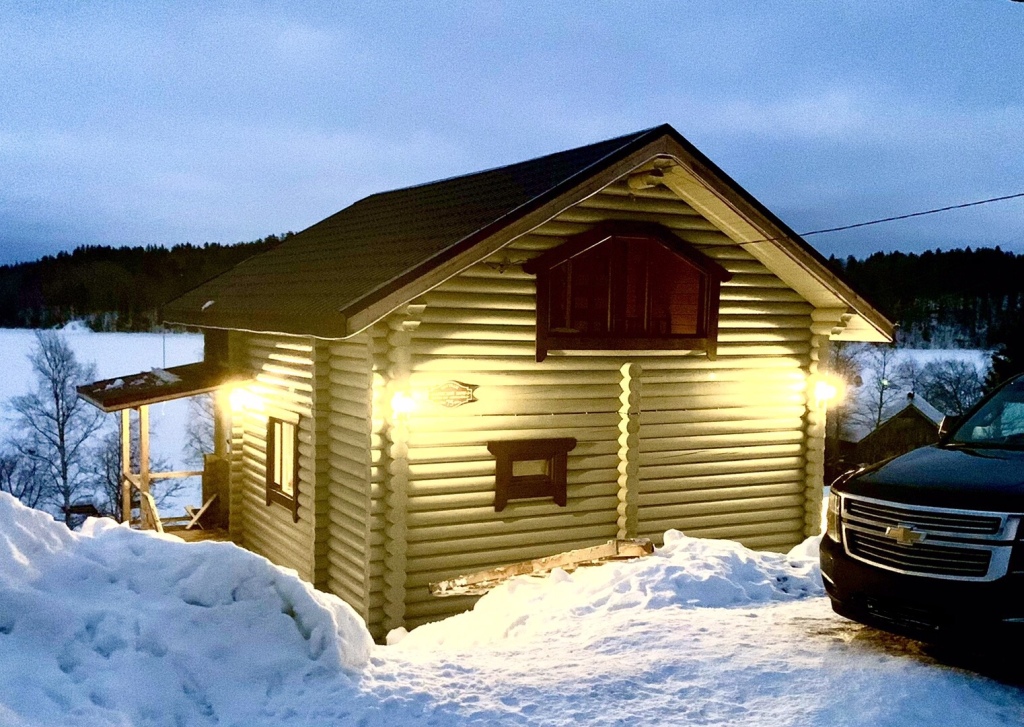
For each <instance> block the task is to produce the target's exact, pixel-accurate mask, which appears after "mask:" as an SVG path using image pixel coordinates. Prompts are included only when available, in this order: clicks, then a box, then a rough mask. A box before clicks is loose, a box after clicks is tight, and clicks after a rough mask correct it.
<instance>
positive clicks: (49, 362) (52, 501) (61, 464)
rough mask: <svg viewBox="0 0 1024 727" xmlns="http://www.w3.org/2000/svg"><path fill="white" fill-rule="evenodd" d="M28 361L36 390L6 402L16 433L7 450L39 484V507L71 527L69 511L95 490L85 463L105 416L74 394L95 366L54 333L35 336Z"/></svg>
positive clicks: (91, 473) (91, 475)
mask: <svg viewBox="0 0 1024 727" xmlns="http://www.w3.org/2000/svg"><path fill="white" fill-rule="evenodd" d="M28 358H29V361H30V362H31V363H32V370H33V372H34V373H35V388H34V389H33V391H32V392H30V393H28V394H26V395H24V396H16V397H14V398H12V399H11V401H10V408H11V410H12V412H13V414H14V423H15V427H16V431H17V432H18V434H17V435H16V437H15V439H14V440H13V442H12V446H13V448H14V450H15V452H16V453H17V454H18V455H19V456H20V457H21V458H22V459H23V460H25V462H26V465H25V466H26V467H32V468H35V471H36V473H37V475H38V476H39V477H40V479H41V485H40V486H41V487H42V488H43V495H42V497H41V499H40V503H41V504H46V505H49V506H50V508H51V509H52V511H53V512H54V514H57V513H60V514H61V515H63V519H64V522H65V523H67V524H68V526H69V527H70V526H71V524H72V514H71V506H72V505H73V504H75V503H76V501H77V500H79V498H81V497H83V496H88V495H92V494H94V492H95V489H96V483H95V479H94V477H93V472H92V468H91V467H90V466H89V462H88V459H89V456H90V455H91V452H90V443H91V441H92V440H93V438H94V436H95V435H97V434H98V433H99V431H100V430H101V429H102V428H103V425H104V416H103V413H102V412H101V411H99V410H98V409H95V408H93V407H92V406H90V405H89V404H87V403H86V402H84V401H83V400H82V399H79V398H78V395H77V393H76V392H75V387H76V386H77V385H78V384H81V383H84V382H86V381H89V380H91V379H94V378H95V376H96V372H95V367H94V366H92V365H85V364H81V363H79V362H78V359H77V358H76V357H75V352H74V351H72V350H71V347H70V346H69V345H68V342H67V340H66V339H65V338H64V337H63V336H60V335H58V334H57V333H56V332H54V331H39V332H37V333H36V345H35V347H34V348H33V350H32V352H31V353H30V354H29V356H28Z"/></svg>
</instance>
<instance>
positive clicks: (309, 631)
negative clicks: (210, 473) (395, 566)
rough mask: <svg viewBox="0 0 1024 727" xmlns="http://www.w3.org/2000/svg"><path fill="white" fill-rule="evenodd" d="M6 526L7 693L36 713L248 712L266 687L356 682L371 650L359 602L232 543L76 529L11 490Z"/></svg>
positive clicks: (1, 559)
mask: <svg viewBox="0 0 1024 727" xmlns="http://www.w3.org/2000/svg"><path fill="white" fill-rule="evenodd" d="M0 532H2V533H3V537H2V538H0V654H2V657H0V695H2V699H0V701H2V702H3V704H4V709H6V710H8V711H9V712H13V713H15V714H19V715H22V716H23V717H25V718H26V719H27V720H31V721H35V722H38V723H39V724H68V723H77V722H81V723H82V724H119V723H123V724H204V723H210V722H211V717H212V716H213V715H218V716H219V717H220V718H221V719H224V720H226V721H227V722H228V723H233V722H249V721H250V720H252V719H255V718H256V716H257V715H258V712H259V709H260V705H261V704H262V703H263V702H265V701H266V698H265V697H264V698H263V699H260V700H257V699H254V697H255V692H256V690H257V689H258V690H260V691H262V692H263V693H264V694H269V693H273V692H274V691H275V690H286V689H297V688H301V685H302V683H303V681H304V680H307V679H309V678H311V677H314V676H316V675H318V674H322V673H330V674H332V675H335V677H336V678H337V679H340V680H342V681H345V680H346V679H348V677H347V674H350V673H353V672H354V671H356V670H358V669H359V668H361V667H363V666H364V665H365V664H366V662H367V660H368V658H369V653H370V648H371V644H372V641H371V639H370V635H369V633H368V632H367V631H366V628H365V626H364V625H363V622H362V620H361V619H360V618H359V617H358V616H357V615H356V613H355V612H354V611H353V610H352V609H351V608H350V607H349V606H348V605H347V604H345V603H344V602H342V601H341V600H340V599H338V598H337V597H335V596H331V595H327V594H323V593H320V592H318V591H315V590H314V589H313V588H312V587H311V586H309V585H308V584H306V583H304V582H302V581H301V580H299V578H298V577H297V576H296V575H295V573H294V572H290V571H286V570H283V569H280V568H277V567H275V566H273V565H272V564H270V563H269V562H268V561H267V560H265V559H263V558H261V557H259V556H256V555H253V554H251V553H249V552H247V551H245V550H242V549H241V548H238V547H236V546H234V545H232V544H229V543H214V542H204V543H195V544H186V543H184V542H182V541H180V540H178V539H177V538H174V537H172V536H158V535H155V534H151V533H143V532H139V531H133V530H130V529H128V528H127V527H124V526H119V525H116V524H114V523H113V521H111V520H107V519H91V520H89V521H88V522H87V526H86V527H84V528H83V529H82V531H81V532H72V531H70V530H68V529H67V528H66V527H64V526H63V525H61V524H59V523H56V522H54V521H53V519H52V518H50V517H49V516H48V515H45V514H44V513H41V512H37V511H34V510H29V509H28V508H26V507H24V506H22V505H21V504H20V503H18V502H17V501H16V500H14V499H13V498H12V497H10V496H9V495H6V494H0ZM239 693H242V694H244V695H245V696H246V697H247V698H246V699H241V700H240V699H238V698H237V697H238V695H239ZM0 714H2V712H0ZM31 721H30V722H29V723H31Z"/></svg>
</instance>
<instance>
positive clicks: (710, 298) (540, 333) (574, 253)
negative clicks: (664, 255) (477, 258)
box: [523, 222, 732, 361]
mask: <svg viewBox="0 0 1024 727" xmlns="http://www.w3.org/2000/svg"><path fill="white" fill-rule="evenodd" d="M613 239H619V240H625V241H627V244H629V242H628V241H630V240H636V241H641V240H643V241H645V242H647V243H650V242H654V243H656V244H658V245H660V246H662V247H664V248H665V249H667V250H668V252H669V253H671V254H674V255H676V256H678V257H679V258H681V259H683V260H684V261H686V262H687V263H689V264H690V265H691V266H692V267H694V268H696V270H697V271H698V273H699V274H700V281H701V282H700V288H701V290H700V292H699V294H698V297H697V314H696V326H695V328H696V330H695V333H693V334H657V335H650V334H646V335H614V334H600V333H598V334H580V333H566V332H562V331H557V330H553V329H552V327H551V325H550V321H551V317H552V300H551V273H552V270H554V269H555V268H556V267H557V266H559V265H562V264H568V265H570V266H571V265H572V264H573V259H574V258H583V257H585V256H586V255H587V254H588V253H590V252H591V251H593V250H594V249H595V248H597V247H599V246H601V245H603V244H605V243H608V242H609V241H611V240H613ZM610 260H611V258H610V257H609V261H610ZM648 265H650V263H648ZM523 270H524V271H525V272H527V273H530V274H532V275H536V276H537V361H543V360H544V359H545V358H546V357H547V354H548V351H549V350H552V349H558V350H594V351H640V350H687V351H704V352H706V354H707V355H708V357H709V358H714V357H715V353H716V350H717V342H718V307H719V297H720V291H721V284H722V283H723V282H725V281H727V280H729V279H730V278H731V277H732V275H731V274H730V273H729V272H728V271H727V270H726V269H725V268H723V267H722V266H721V265H719V264H718V263H716V262H715V261H714V260H712V259H711V258H709V257H708V256H707V255H704V254H703V253H701V252H699V251H698V250H696V249H695V248H693V247H692V246H690V245H688V244H687V243H686V242H684V241H683V240H680V239H679V238H678V237H677V236H676V235H674V234H673V233H672V232H671V231H670V230H668V229H667V228H665V227H662V226H661V225H657V224H650V223H640V222H604V223H601V224H599V225H597V226H595V227H593V228H591V229H589V230H587V231H586V232H582V233H580V234H578V235H575V236H573V237H571V238H569V239H568V240H566V242H565V243H563V244H562V245H559V246H558V247H556V248H553V249H551V250H548V251H547V252H546V253H544V254H543V255H540V256H539V257H536V258H534V259H533V260H530V261H528V262H527V263H525V264H524V265H523ZM568 275H569V277H570V279H571V276H572V272H571V268H570V271H569V273H568ZM627 284H628V283H627V273H626V271H624V270H617V269H613V268H612V266H611V263H610V262H609V272H608V276H607V295H608V301H609V302H608V310H609V316H610V317H614V316H616V315H624V312H621V311H616V310H615V306H614V304H613V302H614V301H620V302H621V301H623V300H624V299H625V291H624V289H623V286H626V285H627ZM651 292H652V290H651V288H650V286H647V287H645V295H646V296H647V297H646V299H645V302H644V305H645V307H646V306H649V305H650V299H651ZM567 295H570V296H571V292H568V293H567ZM609 327H613V326H612V325H611V324H610V326H609Z"/></svg>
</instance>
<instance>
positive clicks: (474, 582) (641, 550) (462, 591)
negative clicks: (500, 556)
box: [429, 538, 654, 597]
mask: <svg viewBox="0 0 1024 727" xmlns="http://www.w3.org/2000/svg"><path fill="white" fill-rule="evenodd" d="M653 552H654V544H653V543H652V542H651V541H650V540H648V539H647V538H636V539H629V540H623V539H620V540H609V541H608V542H607V543H604V544H602V545H594V546H592V547H589V548H580V549H578V550H570V551H568V552H566V553H559V554H557V555H549V556H546V557H544V558H534V559H533V560H525V561H522V562H519V563H512V564H510V565H503V566H498V567H497V568H489V569H487V570H482V571H477V572H476V573H468V574H466V575H461V576H456V577H455V578H449V579H447V580H443V581H438V582H436V583H431V584H429V587H430V593H431V595H434V596H440V597H444V596H479V595H482V594H484V593H486V592H487V591H489V590H491V589H492V588H494V587H495V586H497V585H499V584H501V583H503V582H505V581H507V580H509V579H510V578H514V577H515V576H522V575H544V574H547V573H550V572H551V571H553V570H554V569H555V568H561V569H562V570H564V571H573V570H575V569H576V568H580V567H582V566H590V565H600V564H602V563H607V562H610V561H616V560H632V559H634V558H642V557H644V556H647V555H650V554H651V553H653Z"/></svg>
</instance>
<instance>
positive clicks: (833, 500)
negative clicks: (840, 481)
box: [825, 490, 843, 543]
mask: <svg viewBox="0 0 1024 727" xmlns="http://www.w3.org/2000/svg"><path fill="white" fill-rule="evenodd" d="M842 506H843V500H842V496H841V495H840V494H839V493H838V492H835V491H834V490H832V491H830V492H829V493H828V507H827V508H826V509H825V535H827V536H828V537H829V538H830V539H831V540H834V541H835V542H837V543H839V542H841V541H842V530H841V529H840V527H839V513H840V511H841V510H842Z"/></svg>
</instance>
